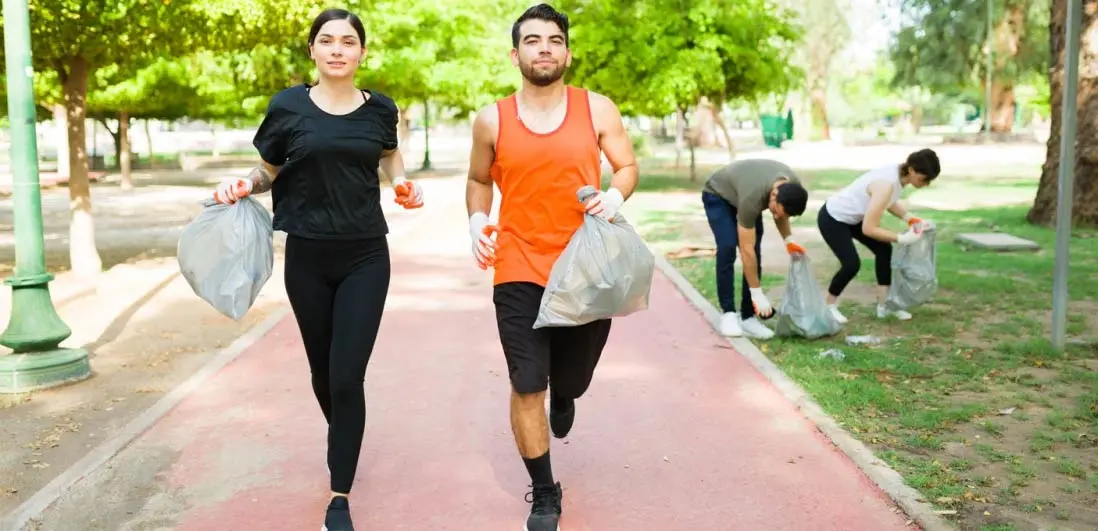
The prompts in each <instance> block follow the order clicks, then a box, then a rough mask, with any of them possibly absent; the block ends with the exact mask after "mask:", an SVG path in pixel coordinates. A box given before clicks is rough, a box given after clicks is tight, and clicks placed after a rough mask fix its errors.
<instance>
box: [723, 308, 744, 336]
mask: <svg viewBox="0 0 1098 531" xmlns="http://www.w3.org/2000/svg"><path fill="white" fill-rule="evenodd" d="M721 335H725V336H729V337H740V336H742V335H743V328H741V327H740V316H739V314H737V313H735V312H728V313H726V314H724V315H722V316H721Z"/></svg>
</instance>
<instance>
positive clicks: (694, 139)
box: [680, 111, 700, 182]
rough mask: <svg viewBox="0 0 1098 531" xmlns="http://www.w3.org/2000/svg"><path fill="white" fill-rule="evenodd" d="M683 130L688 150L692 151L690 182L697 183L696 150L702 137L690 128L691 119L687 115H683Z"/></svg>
mask: <svg viewBox="0 0 1098 531" xmlns="http://www.w3.org/2000/svg"><path fill="white" fill-rule="evenodd" d="M680 112H681V111H680ZM682 130H683V139H684V140H685V141H686V145H687V147H688V149H690V182H696V181H697V180H698V165H697V158H696V157H695V154H694V149H695V148H696V147H697V145H698V138H700V135H699V134H698V131H697V130H696V129H694V128H691V127H690V119H689V118H687V117H686V113H682Z"/></svg>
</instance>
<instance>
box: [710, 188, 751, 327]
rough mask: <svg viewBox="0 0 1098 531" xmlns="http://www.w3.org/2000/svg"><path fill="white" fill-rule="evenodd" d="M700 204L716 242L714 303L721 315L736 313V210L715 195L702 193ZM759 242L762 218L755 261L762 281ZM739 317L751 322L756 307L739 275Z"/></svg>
mask: <svg viewBox="0 0 1098 531" xmlns="http://www.w3.org/2000/svg"><path fill="white" fill-rule="evenodd" d="M702 205H704V206H705V217H707V218H709V228H710V229H712V230H713V237H714V239H716V240H717V300H718V301H719V302H720V304H721V311H722V312H724V313H729V312H734V311H736V252H737V251H738V250H739V245H740V234H739V231H738V230H737V227H736V207H735V206H733V205H732V204H730V203H729V202H728V201H725V200H724V199H722V198H721V197H720V196H718V195H716V194H711V193H709V192H702ZM762 239H763V218H762V215H760V216H759V217H758V218H756V219H755V259H756V263H757V264H758V274H759V279H760V280H761V279H762ZM741 278H742V283H741V285H740V289H741V290H742V291H743V296H742V298H741V299H740V317H742V318H743V319H750V318H752V317H754V316H755V306H754V305H753V304H751V291H750V290H749V288H748V286H747V277H746V276H741Z"/></svg>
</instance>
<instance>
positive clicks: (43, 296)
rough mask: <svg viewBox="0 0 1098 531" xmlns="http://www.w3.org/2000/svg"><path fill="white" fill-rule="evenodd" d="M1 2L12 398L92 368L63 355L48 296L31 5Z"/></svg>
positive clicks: (4, 369)
mask: <svg viewBox="0 0 1098 531" xmlns="http://www.w3.org/2000/svg"><path fill="white" fill-rule="evenodd" d="M3 2H4V51H5V53H6V54H7V77H8V79H7V81H8V117H9V119H10V121H11V136H12V138H11V169H12V173H13V176H14V186H13V189H12V201H13V206H14V217H15V276H13V277H11V278H8V279H6V280H5V281H4V283H5V284H7V285H9V286H11V290H12V294H11V318H10V320H9V321H8V327H7V329H6V330H4V333H3V334H0V345H4V346H5V347H8V348H10V349H12V351H13V352H12V353H11V354H6V355H0V393H6V394H11V393H24V392H27V391H32V390H35V389H43V388H47V387H53V386H56V385H60V384H63V383H67V382H73V381H77V380H82V379H84V378H87V377H88V376H90V375H91V367H90V366H89V364H88V353H87V352H86V351H84V350H82V349H70V348H60V345H61V342H62V341H64V340H65V339H67V338H68V337H69V336H70V335H71V334H72V330H70V329H69V327H68V326H67V325H65V323H64V322H63V321H62V320H61V317H60V316H59V315H57V310H56V309H55V308H54V307H53V301H52V300H51V299H50V289H49V282H50V281H51V280H53V275H51V274H49V273H48V272H47V271H46V253H45V241H44V240H43V238H42V197H41V193H40V191H39V190H40V188H39V184H38V143H37V139H36V135H35V124H36V122H37V120H36V119H35V110H34V85H33V76H34V69H33V68H32V67H31V46H30V15H29V12H28V10H27V3H26V0H3Z"/></svg>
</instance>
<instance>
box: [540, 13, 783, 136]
mask: <svg viewBox="0 0 1098 531" xmlns="http://www.w3.org/2000/svg"><path fill="white" fill-rule="evenodd" d="M561 9H563V10H564V11H565V12H567V13H568V14H569V16H570V18H571V20H572V31H571V38H572V43H571V47H572V53H573V66H572V69H571V72H570V76H571V77H570V81H571V82H573V83H576V84H579V85H583V86H585V87H587V88H589V89H591V90H594V91H596V92H599V93H601V94H604V95H606V96H608V97H610V98H611V99H613V100H614V101H615V102H617V104H618V106H619V107H620V109H621V111H622V113H623V114H625V115H649V116H666V115H668V114H670V113H672V112H674V111H675V110H676V109H678V108H687V107H690V106H693V105H694V104H696V103H697V102H698V100H699V99H700V98H701V97H702V96H708V97H709V98H711V99H712V100H714V101H715V102H725V101H730V100H735V99H745V100H749V101H750V100H755V99H757V98H760V97H763V96H766V95H768V94H772V93H780V92H783V91H785V90H786V89H787V88H788V87H789V86H790V85H791V84H792V82H793V81H794V80H795V79H796V78H797V76H798V75H799V73H800V72H799V71H798V70H797V69H795V68H794V67H793V66H791V64H790V61H789V58H790V56H791V55H792V53H793V46H792V45H793V44H794V43H795V42H796V40H797V39H798V38H799V35H800V33H799V29H798V28H797V27H795V26H794V25H793V24H792V23H790V22H788V20H789V19H790V18H791V17H790V16H789V14H788V13H786V12H782V11H778V10H777V7H776V6H775V5H773V4H772V3H770V2H769V1H768V0H746V1H733V0H687V1H681V0H674V1H673V0H629V1H612V0H567V1H565V2H562V5H561ZM672 15H674V16H672Z"/></svg>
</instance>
